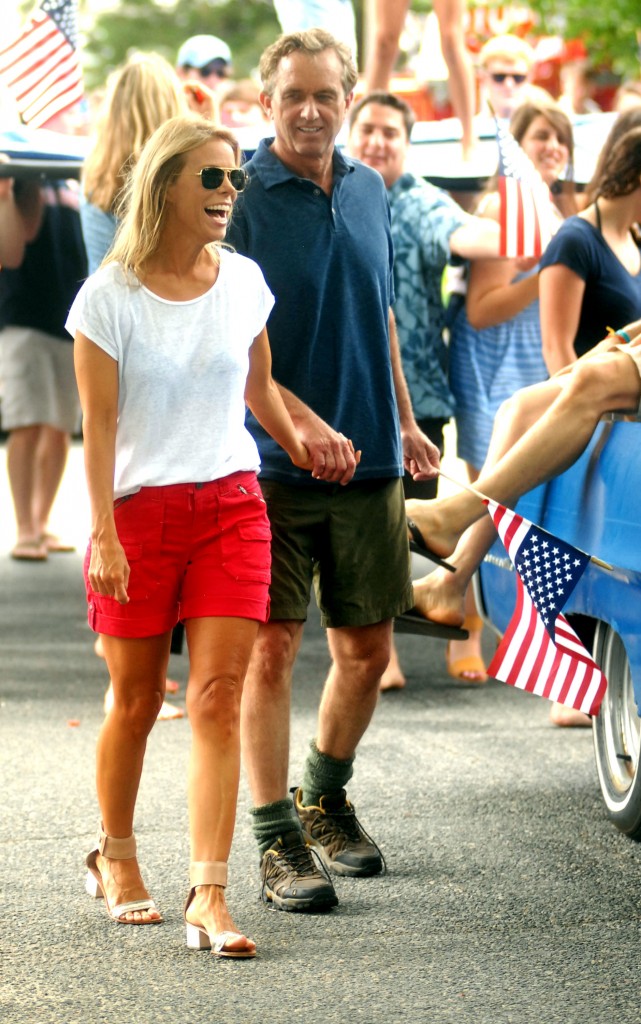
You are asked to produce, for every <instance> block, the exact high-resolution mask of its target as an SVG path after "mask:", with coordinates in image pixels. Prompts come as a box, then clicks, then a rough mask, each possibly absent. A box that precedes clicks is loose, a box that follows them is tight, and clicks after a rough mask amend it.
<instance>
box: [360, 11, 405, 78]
mask: <svg viewBox="0 0 641 1024" xmlns="http://www.w3.org/2000/svg"><path fill="white" fill-rule="evenodd" d="M408 7H409V0H375V3H374V39H373V42H372V52H371V54H370V57H369V60H368V62H367V69H366V71H365V83H366V84H365V88H366V91H367V92H372V91H373V90H374V89H383V90H387V89H389V83H390V78H391V77H392V72H393V70H394V65H395V64H396V58H397V57H398V41H399V39H400V35H401V32H402V31H403V25H404V24H405V16H406V14H407V9H408Z"/></svg>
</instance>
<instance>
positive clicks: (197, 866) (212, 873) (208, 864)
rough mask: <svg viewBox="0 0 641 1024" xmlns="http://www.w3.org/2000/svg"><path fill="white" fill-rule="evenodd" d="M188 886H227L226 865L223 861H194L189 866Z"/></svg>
mask: <svg viewBox="0 0 641 1024" xmlns="http://www.w3.org/2000/svg"><path fill="white" fill-rule="evenodd" d="M189 884H190V885H191V887H192V889H193V888H195V887H196V886H197V885H221V886H222V887H223V888H225V886H226V885H227V864H226V862H225V861H224V860H194V861H192V862H191V864H190V865H189Z"/></svg>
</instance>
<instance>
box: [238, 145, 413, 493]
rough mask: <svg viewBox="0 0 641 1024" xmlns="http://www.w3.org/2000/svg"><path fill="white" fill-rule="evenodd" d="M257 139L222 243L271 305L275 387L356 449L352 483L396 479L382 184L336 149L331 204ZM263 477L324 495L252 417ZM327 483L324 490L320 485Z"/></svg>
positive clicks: (389, 257) (397, 443) (388, 251)
mask: <svg viewBox="0 0 641 1024" xmlns="http://www.w3.org/2000/svg"><path fill="white" fill-rule="evenodd" d="M272 142H273V139H264V140H263V141H262V142H261V143H260V146H259V148H258V150H257V151H256V153H255V155H254V157H253V158H252V159H251V160H250V161H249V163H248V164H247V168H246V169H247V171H248V172H249V175H250V182H249V184H248V186H247V188H246V189H245V191H244V192H243V193H242V194H241V195H240V196H239V197H238V200H237V202H236V206H235V209H234V214H233V218H232V223H231V227H230V230H229V232H228V236H227V237H228V241H229V242H230V244H231V245H233V246H234V248H235V249H237V251H238V252H241V253H243V254H244V255H246V256H250V257H251V258H252V259H254V260H255V261H256V262H257V263H258V264H259V266H260V267H261V269H262V271H263V274H264V275H265V279H266V281H267V284H268V285H269V287H270V289H271V291H272V292H273V294H274V295H275V297H276V304H275V306H274V309H273V311H272V314H271V316H270V318H269V320H268V323H267V329H268V332H269V340H270V345H271V350H272V359H273V367H272V372H273V376H274V380H276V381H278V383H279V384H282V385H283V386H284V387H286V388H288V389H289V390H290V391H292V392H293V393H294V394H295V395H296V396H297V398H299V399H301V401H303V402H305V403H306V404H307V405H309V406H310V408H311V409H313V410H314V412H316V413H318V415H319V416H321V417H322V418H323V419H324V420H326V421H327V422H328V423H329V424H330V425H331V426H332V427H334V429H335V430H338V431H341V432H342V433H343V434H345V436H346V437H349V438H351V440H352V441H353V442H354V446H355V448H357V449H359V448H360V449H362V452H363V455H362V460H361V463H360V465H359V467H358V469H357V472H356V480H359V479H361V480H362V479H386V478H392V477H399V476H402V473H403V460H402V449H401V440H400V426H399V419H398V409H397V405H396V395H395V390H394V382H393V379H392V369H391V360H390V349H389V326H388V316H389V308H390V305H391V304H392V302H393V300H394V285H393V278H392V262H393V250H392V239H391V233H390V214H389V205H388V202H387V196H386V191H385V186H384V185H383V182H382V180H381V178H380V175H378V174H377V173H376V172H375V171H372V170H371V169H370V168H369V167H365V166H364V165H363V164H361V163H359V162H358V161H354V160H351V159H350V158H349V157H346V156H344V155H342V154H341V153H339V152H338V151H335V152H334V157H333V173H334V185H333V189H332V194H331V196H328V195H327V194H326V193H325V192H324V191H323V190H322V189H321V188H319V187H318V185H316V184H315V183H314V182H313V181H310V180H309V179H306V178H300V177H298V176H297V175H296V174H294V173H293V172H292V171H290V170H288V168H287V167H286V166H285V165H284V164H283V163H282V162H281V161H280V160H279V159H278V157H276V156H275V155H274V153H272V151H271V150H270V148H269V147H270V146H271V144H272ZM248 426H249V429H250V430H251V432H252V434H253V435H254V437H255V439H256V442H257V444H258V448H259V451H260V456H261V462H262V466H261V474H262V476H263V477H266V478H268V479H272V480H279V481H281V482H282V483H289V484H292V483H294V484H306V485H309V486H321V484H320V483H319V482H318V481H311V480H310V477H309V474H308V473H305V472H303V471H302V470H300V469H297V468H296V467H295V466H293V465H292V463H291V462H290V460H289V457H288V456H287V455H286V454H285V452H284V451H283V450H282V448H280V447H279V446H278V445H277V444H276V442H275V441H274V440H273V439H272V438H271V437H269V435H268V434H267V433H266V432H265V431H264V430H263V429H262V427H261V426H260V424H258V423H257V422H256V420H255V419H254V417H252V416H251V415H250V416H249V419H248ZM325 486H327V485H325Z"/></svg>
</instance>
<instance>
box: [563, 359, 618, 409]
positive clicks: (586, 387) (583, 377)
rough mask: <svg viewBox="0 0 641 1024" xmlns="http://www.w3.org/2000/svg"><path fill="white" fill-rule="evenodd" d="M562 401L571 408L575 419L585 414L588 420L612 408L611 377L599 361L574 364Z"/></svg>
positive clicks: (587, 360) (588, 360)
mask: <svg viewBox="0 0 641 1024" xmlns="http://www.w3.org/2000/svg"><path fill="white" fill-rule="evenodd" d="M562 401H565V402H566V403H567V404H568V405H570V406H571V408H572V410H573V412H574V413H575V415H576V416H577V417H579V416H581V415H582V414H585V415H587V416H589V418H590V420H592V419H598V418H599V416H600V415H601V414H602V413H604V412H608V411H609V410H610V409H611V408H612V387H611V377H610V374H609V373H608V368H607V367H606V366H605V365H604V364H603V362H601V361H600V360H599V359H594V360H590V359H586V361H585V362H578V363H576V365H575V367H574V369H573V371H572V373H571V374H570V376H569V379H568V382H567V385H566V387H565V389H564V392H563V394H562Z"/></svg>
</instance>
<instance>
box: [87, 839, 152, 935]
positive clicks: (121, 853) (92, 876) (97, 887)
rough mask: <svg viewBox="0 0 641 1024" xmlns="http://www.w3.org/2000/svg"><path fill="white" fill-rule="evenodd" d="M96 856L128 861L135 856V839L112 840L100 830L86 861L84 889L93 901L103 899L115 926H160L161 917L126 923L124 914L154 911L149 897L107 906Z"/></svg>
mask: <svg viewBox="0 0 641 1024" xmlns="http://www.w3.org/2000/svg"><path fill="white" fill-rule="evenodd" d="M98 856H101V857H107V858H108V859H109V860H130V859H132V858H134V857H135V856H136V837H135V836H134V835H133V834H132V835H130V836H128V837H127V839H114V837H113V836H108V835H107V834H106V833H105V832H103V830H102V829H100V833H99V835H98V845H97V847H96V849H95V850H92V851H91V853H90V854H89V856H88V857H87V860H86V864H87V868H88V872H87V881H86V889H87V892H88V893H89V895H90V896H92V897H93V898H94V899H97V900H100V899H104V901H105V908H106V910H107V913H108V914H109V917H110V918H111V919H112V920H113V921H115V922H116V924H135V925H143V924H160V922H161V921H162V917H157V918H151V919H150V920H148V921H128V920H126V918H125V915H126V914H135V913H144V912H145V911H150V910H156V909H157V908H156V904H155V903H154V901H153V900H152V899H151V897H150V896H145V897H143V899H140V900H130V901H129V902H128V903H117V904H116V905H115V906H113V907H111V906H110V905H109V900H108V899H107V893H106V891H105V887H104V884H103V881H102V875H101V874H100V871H99V870H98V865H97V859H98Z"/></svg>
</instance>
